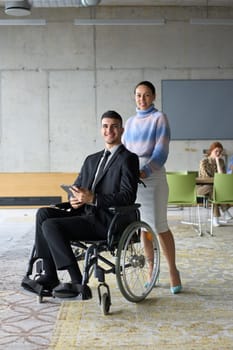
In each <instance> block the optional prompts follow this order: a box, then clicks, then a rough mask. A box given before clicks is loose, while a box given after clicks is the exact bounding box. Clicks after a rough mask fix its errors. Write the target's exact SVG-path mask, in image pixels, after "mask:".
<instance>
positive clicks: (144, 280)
mask: <svg viewBox="0 0 233 350" xmlns="http://www.w3.org/2000/svg"><path fill="white" fill-rule="evenodd" d="M142 232H146V237H147V239H148V241H150V242H151V245H150V246H151V257H152V258H151V257H150V259H148V257H147V256H146V253H145V249H144V241H143V234H142ZM150 264H151V265H150ZM159 267H160V248H159V242H158V239H157V236H156V234H155V233H154V232H153V230H152V228H151V227H150V226H149V225H148V224H146V223H145V222H143V221H135V222H133V223H132V224H130V225H129V226H128V227H127V228H126V229H125V230H124V232H123V234H122V236H121V238H120V241H119V244H118V248H117V255H116V279H117V283H118V286H119V289H120V291H121V293H122V295H123V296H124V297H125V298H126V299H127V300H129V301H131V302H139V301H142V300H143V299H145V298H146V296H147V295H148V294H149V293H150V292H151V290H152V289H153V287H154V286H155V284H156V281H157V278H158V276H159ZM149 268H152V273H151V275H150V281H149V282H148V277H149Z"/></svg>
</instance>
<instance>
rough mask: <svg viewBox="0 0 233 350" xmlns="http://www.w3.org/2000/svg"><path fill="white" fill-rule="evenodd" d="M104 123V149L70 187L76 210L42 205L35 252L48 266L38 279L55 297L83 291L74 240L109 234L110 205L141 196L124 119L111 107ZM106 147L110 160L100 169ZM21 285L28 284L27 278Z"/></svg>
mask: <svg viewBox="0 0 233 350" xmlns="http://www.w3.org/2000/svg"><path fill="white" fill-rule="evenodd" d="M101 124H102V125H101V134H102V136H103V139H104V141H105V150H104V151H100V152H98V153H95V154H92V155H89V156H88V157H87V158H86V160H85V162H84V164H83V166H82V168H81V172H80V174H79V176H78V177H77V179H76V180H75V182H74V185H73V186H72V188H71V190H72V194H73V195H72V196H71V197H70V198H69V201H70V205H71V207H72V210H71V211H64V210H59V209H56V208H53V207H48V208H40V209H39V210H38V212H37V215H36V234H35V252H36V257H38V258H42V259H43V269H44V273H43V274H42V275H41V276H40V277H39V278H38V279H37V280H36V282H37V283H38V284H40V285H42V286H44V288H45V289H47V290H53V292H54V295H55V296H61V297H73V296H77V295H78V294H79V291H80V284H81V283H82V274H81V272H80V269H79V266H78V264H77V261H76V259H75V256H74V254H73V251H72V248H71V245H70V241H84V240H93V241H94V240H102V239H106V237H107V230H108V227H109V224H110V222H111V219H112V217H113V214H111V213H110V211H109V210H108V208H109V207H112V206H127V205H131V204H133V203H134V202H135V200H136V193H137V183H138V180H139V162H138V157H137V156H136V155H135V154H134V153H131V152H129V151H128V150H127V149H126V148H125V147H124V145H122V144H121V136H122V133H123V131H124V129H123V126H122V118H121V116H120V115H119V114H118V113H117V112H115V111H108V112H106V113H104V114H103V115H102V117H101ZM106 151H107V153H109V155H108V159H107V163H106V166H105V168H104V170H101V168H102V166H103V164H102V166H101V163H102V161H103V160H104V158H106V157H104V154H105V153H106ZM108 151H110V152H108ZM57 270H67V271H68V273H69V275H70V278H71V283H69V284H67V283H66V284H62V283H59V280H58V276H57ZM22 286H23V287H24V288H26V286H25V283H24V282H22ZM55 287H56V288H55Z"/></svg>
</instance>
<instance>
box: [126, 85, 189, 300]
mask: <svg viewBox="0 0 233 350" xmlns="http://www.w3.org/2000/svg"><path fill="white" fill-rule="evenodd" d="M134 94H135V101H136V107H137V108H136V115H135V116H133V117H131V118H129V119H128V120H127V122H126V124H125V131H124V134H123V143H124V144H125V146H126V147H127V148H128V149H129V150H130V151H132V152H134V153H136V154H137V155H138V157H139V160H140V178H141V179H143V182H144V183H145V184H146V188H145V187H143V186H139V189H138V197H137V200H138V202H139V203H141V216H142V219H143V220H144V221H146V222H147V223H148V224H150V225H151V226H152V228H154V229H155V231H156V233H157V234H158V236H159V241H160V245H161V247H162V250H163V253H164V255H165V257H166V260H167V263H168V268H169V274H170V290H171V293H172V294H176V293H179V292H181V290H182V285H181V280H180V274H179V271H178V270H177V267H176V257H175V242H174V238H173V235H172V233H171V231H170V229H169V227H168V222H167V201H168V184H167V179H166V170H165V167H164V164H165V162H166V160H167V157H168V152H169V142H170V127H169V123H168V120H167V117H166V115H164V114H163V113H162V112H159V111H158V110H157V109H156V108H155V107H154V104H153V102H154V100H155V97H156V92H155V87H154V85H153V84H152V83H151V82H149V81H142V82H140V83H139V84H137V86H136V87H135V90H134ZM147 236H148V235H147V233H146V232H144V246H145V251H146V254H147V258H148V262H149V264H150V262H151V271H149V282H150V274H151V272H152V268H153V248H152V245H151V242H150V240H149V239H147V238H146V237H147ZM149 282H148V283H149Z"/></svg>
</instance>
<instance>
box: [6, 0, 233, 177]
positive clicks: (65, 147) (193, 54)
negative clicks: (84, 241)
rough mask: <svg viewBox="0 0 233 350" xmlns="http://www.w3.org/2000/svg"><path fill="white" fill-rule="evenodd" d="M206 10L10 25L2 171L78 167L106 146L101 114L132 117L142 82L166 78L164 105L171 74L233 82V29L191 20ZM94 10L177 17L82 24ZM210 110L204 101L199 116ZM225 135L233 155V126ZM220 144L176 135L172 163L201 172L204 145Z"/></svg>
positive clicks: (47, 14) (50, 13)
mask: <svg viewBox="0 0 233 350" xmlns="http://www.w3.org/2000/svg"><path fill="white" fill-rule="evenodd" d="M93 11H95V13H93ZM205 11H206V9H205V8H192V7H188V8H169V7H164V8H158V7H153V8H150V7H145V8H136V9H133V8H129V7H127V8H115V9H114V8H113V9H112V8H104V7H98V8H97V9H96V10H93V9H91V10H90V9H86V8H85V9H75V10H74V9H57V10H55V9H47V10H46V9H36V10H34V11H33V14H32V16H31V17H34V18H45V19H47V21H48V24H47V25H46V26H43V27H35V26H33V27H29V26H1V27H0V48H1V49H0V171H1V172H20V171H21V172H22V171H23V172H33V171H53V172H54V171H55V172H56V171H78V170H79V169H80V166H81V164H82V161H83V160H84V158H85V156H86V155H87V154H88V153H91V152H94V151H96V150H99V149H100V148H101V147H102V145H103V143H102V140H101V138H100V136H99V125H100V124H99V118H100V116H101V114H102V113H103V112H104V111H105V110H108V109H115V110H117V111H118V112H119V113H120V114H122V116H123V117H124V119H125V120H126V119H127V118H128V117H129V116H130V115H132V114H133V113H134V111H135V104H134V98H133V88H134V86H135V85H136V84H137V83H138V82H139V81H141V80H144V79H147V80H151V81H152V82H153V83H154V84H155V85H156V87H157V102H156V105H157V107H158V108H161V80H162V79H233V40H232V38H233V26H194V25H190V24H189V18H191V17H205V15H206V14H205ZM93 15H94V16H96V17H97V18H114V17H115V18H137V17H140V18H141V17H144V18H152V17H157V18H158V17H165V18H166V19H167V23H166V25H164V26H138V27H135V26H127V27H125V26H96V27H91V26H82V27H81V26H74V25H73V23H72V22H73V19H74V18H78V17H79V18H87V17H93ZM209 15H211V16H213V17H221V18H223V17H231V18H233V9H232V8H220V9H217V8H211V10H210V11H209ZM1 17H2V18H5V19H6V18H7V19H9V17H6V16H5V15H1ZM174 108H175V106H174ZM200 109H201V106H197V113H198V110H200ZM223 112H224V111H223ZM168 117H169V116H168ZM187 117H188V116H187ZM220 117H221V116H220ZM232 117H233V115H231V116H229V118H232ZM210 127H214V125H210ZM219 141H222V142H223V145H224V148H225V149H226V151H227V153H228V154H233V131H232V140H219ZM211 142H212V141H211V140H205V141H189V140H187V141H172V142H171V147H170V156H169V159H168V161H167V170H178V169H182V170H184V169H189V170H196V169H197V168H198V164H199V160H200V158H201V157H202V150H203V149H205V148H208V146H209V144H210V143H211Z"/></svg>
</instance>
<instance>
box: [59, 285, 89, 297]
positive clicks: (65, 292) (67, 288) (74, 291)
mask: <svg viewBox="0 0 233 350" xmlns="http://www.w3.org/2000/svg"><path fill="white" fill-rule="evenodd" d="M79 295H80V296H81V299H82V300H84V299H90V298H91V297H92V293H91V289H90V288H89V287H88V285H81V284H78V283H60V284H59V285H58V286H57V287H56V288H54V289H53V296H54V297H57V298H75V297H77V296H79ZM84 296H85V298H84Z"/></svg>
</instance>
